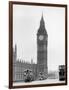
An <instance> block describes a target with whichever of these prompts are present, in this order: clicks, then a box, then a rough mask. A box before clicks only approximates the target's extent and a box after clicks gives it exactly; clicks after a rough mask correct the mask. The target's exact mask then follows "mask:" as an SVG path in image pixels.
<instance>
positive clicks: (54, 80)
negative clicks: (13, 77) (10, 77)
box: [13, 79, 65, 86]
mask: <svg viewBox="0 0 69 90" xmlns="http://www.w3.org/2000/svg"><path fill="white" fill-rule="evenodd" d="M56 83H65V81H59V80H58V79H46V80H40V81H32V82H14V83H13V86H23V85H24V86H25V85H39V84H56Z"/></svg>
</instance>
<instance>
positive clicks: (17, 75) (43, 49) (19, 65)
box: [13, 15, 48, 81]
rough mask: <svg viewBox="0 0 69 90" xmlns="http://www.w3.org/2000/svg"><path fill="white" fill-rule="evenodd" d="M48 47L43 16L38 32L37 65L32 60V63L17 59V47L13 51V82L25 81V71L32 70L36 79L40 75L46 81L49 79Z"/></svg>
mask: <svg viewBox="0 0 69 90" xmlns="http://www.w3.org/2000/svg"><path fill="white" fill-rule="evenodd" d="M47 46H48V34H47V31H46V29H45V22H44V18H43V15H42V17H41V20H40V26H39V29H38V31H37V64H35V63H34V62H33V60H31V63H29V62H25V61H24V60H19V59H17V45H15V48H14V49H13V81H23V79H24V78H23V73H24V70H26V69H30V70H32V72H33V74H34V77H35V79H37V78H38V77H39V73H40V72H41V73H42V74H44V76H45V79H46V78H47V77H48V66H47V63H48V62H47Z"/></svg>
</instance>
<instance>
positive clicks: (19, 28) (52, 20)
mask: <svg viewBox="0 0 69 90" xmlns="http://www.w3.org/2000/svg"><path fill="white" fill-rule="evenodd" d="M42 12H43V17H44V21H45V27H46V30H47V33H48V69H49V70H56V69H58V65H61V64H65V41H64V40H65V9H64V8H58V7H43V6H41V7H40V6H28V5H27V6H26V5H13V47H14V45H15V44H17V58H21V59H23V60H25V61H28V62H31V58H32V59H33V61H34V62H35V63H36V62H37V31H38V28H39V25H40V20H41V16H42Z"/></svg>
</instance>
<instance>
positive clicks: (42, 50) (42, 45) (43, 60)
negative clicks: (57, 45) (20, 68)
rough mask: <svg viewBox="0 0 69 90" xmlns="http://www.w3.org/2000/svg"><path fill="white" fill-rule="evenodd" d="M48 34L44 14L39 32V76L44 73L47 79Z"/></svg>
mask: <svg viewBox="0 0 69 90" xmlns="http://www.w3.org/2000/svg"><path fill="white" fill-rule="evenodd" d="M47 39H48V34H47V31H46V29H45V22H44V18H43V14H42V17H41V20H40V26H39V29H38V32H37V74H38V75H37V76H39V74H40V73H42V74H43V75H44V76H45V78H47V76H48V67H47V44H48V40H47Z"/></svg>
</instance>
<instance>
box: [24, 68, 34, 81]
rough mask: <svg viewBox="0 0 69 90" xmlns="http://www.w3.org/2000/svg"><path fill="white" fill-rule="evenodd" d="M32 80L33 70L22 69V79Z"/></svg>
mask: <svg viewBox="0 0 69 90" xmlns="http://www.w3.org/2000/svg"><path fill="white" fill-rule="evenodd" d="M33 80H34V76H33V72H32V70H30V69H27V70H25V71H24V81H25V82H31V81H33Z"/></svg>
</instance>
